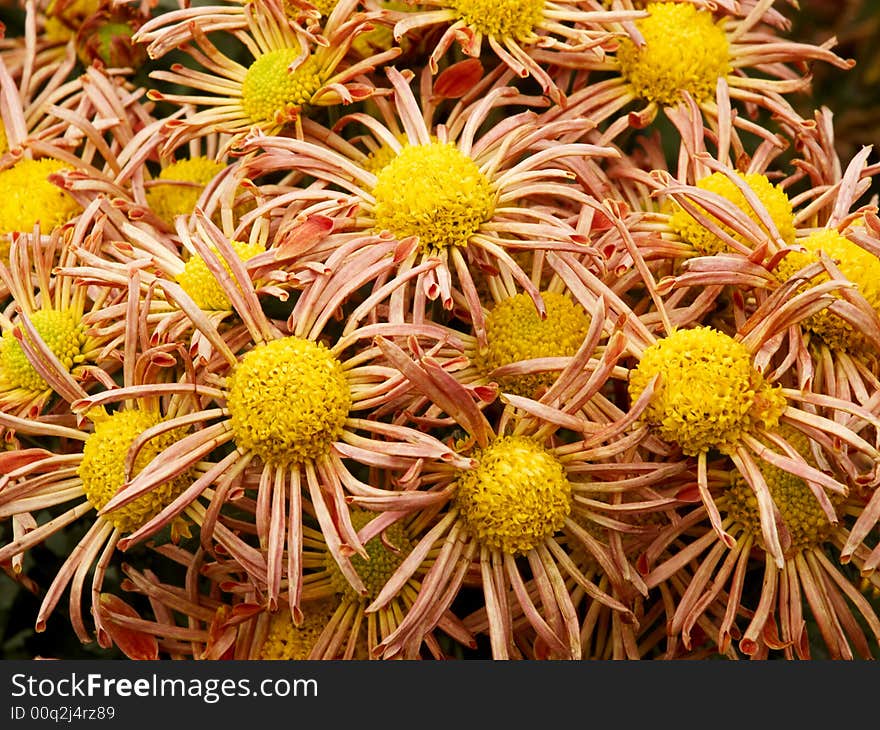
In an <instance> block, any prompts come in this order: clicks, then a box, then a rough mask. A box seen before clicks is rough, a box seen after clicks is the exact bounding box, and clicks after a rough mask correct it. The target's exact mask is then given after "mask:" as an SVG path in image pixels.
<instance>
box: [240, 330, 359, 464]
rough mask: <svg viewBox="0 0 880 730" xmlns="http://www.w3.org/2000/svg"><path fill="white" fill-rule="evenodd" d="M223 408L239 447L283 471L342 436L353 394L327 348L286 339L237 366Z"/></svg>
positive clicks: (253, 353) (261, 347) (268, 345)
mask: <svg viewBox="0 0 880 730" xmlns="http://www.w3.org/2000/svg"><path fill="white" fill-rule="evenodd" d="M227 407H228V409H229V413H230V423H231V425H232V430H233V432H234V433H235V441H236V443H237V445H238V446H239V448H242V449H246V450H249V451H253V452H254V453H255V454H256V455H257V456H259V457H260V458H261V459H262V460H263V461H264V462H266V463H267V464H269V465H272V466H282V467H286V466H290V465H292V464H300V463H302V462H304V461H307V460H310V459H315V458H317V457H319V456H322V455H323V454H326V453H327V451H328V450H329V449H330V445H331V444H332V443H333V442H334V441H336V440H337V439H338V438H339V436H340V434H341V433H342V427H343V425H344V424H345V419H346V418H347V417H348V412H349V410H350V409H351V390H350V389H349V385H348V380H347V379H346V377H345V372H344V371H343V369H342V365H341V364H340V362H339V361H338V360H337V359H336V358H335V357H333V355H332V354H331V353H330V351H329V350H328V349H327V348H326V347H324V346H323V345H322V344H319V343H316V342H312V341H310V340H304V339H302V338H300V337H285V338H282V339H280V340H273V341H272V342H268V343H266V344H263V345H257V347H255V348H254V349H253V350H251V351H250V352H248V353H247V354H246V355H245V356H244V357H243V358H242V359H241V361H240V362H239V363H238V365H236V367H235V370H234V371H233V374H232V376H231V377H230V380H229V395H228V398H227Z"/></svg>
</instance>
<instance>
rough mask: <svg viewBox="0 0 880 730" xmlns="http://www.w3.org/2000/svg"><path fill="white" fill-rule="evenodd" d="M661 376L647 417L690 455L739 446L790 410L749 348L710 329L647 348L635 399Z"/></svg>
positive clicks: (634, 376) (635, 380) (633, 384)
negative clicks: (787, 409)
mask: <svg viewBox="0 0 880 730" xmlns="http://www.w3.org/2000/svg"><path fill="white" fill-rule="evenodd" d="M657 376H659V384H658V385H657V386H656V388H655V390H654V394H653V397H652V399H651V404H650V405H649V406H648V408H647V410H646V411H645V415H644V418H645V420H646V421H647V422H648V423H650V424H651V425H652V426H654V427H655V428H656V430H657V433H658V434H660V435H661V436H662V437H663V438H664V439H667V440H669V441H675V442H677V443H678V444H679V445H680V446H681V448H682V451H683V452H684V453H685V454H689V455H691V456H693V455H696V454H699V453H704V452H706V451H707V450H709V449H717V450H719V451H721V452H722V453H728V452H730V451H731V450H734V449H736V448H737V447H738V446H739V445H740V444H741V443H742V442H743V437H744V436H745V435H750V434H755V433H756V432H757V431H758V429H766V428H770V429H772V428H775V426H776V424H777V423H778V422H779V416H780V415H782V412H783V411H784V410H785V397H784V396H783V395H782V393H781V391H780V389H779V387H773V386H771V385H770V384H769V383H767V382H766V381H765V379H764V377H763V376H762V375H761V373H759V372H758V371H757V370H756V369H755V367H754V365H753V364H752V360H751V357H750V355H749V352H748V350H747V349H746V348H745V347H744V346H743V345H742V344H741V343H739V342H737V341H736V340H734V339H733V338H732V337H730V336H729V335H726V334H724V333H723V332H718V331H717V330H713V329H712V328H711V327H695V328H693V329H686V330H676V331H675V332H673V333H671V334H670V335H668V336H667V337H664V338H662V339H659V340H657V342H655V343H654V344H653V345H651V346H650V347H649V348H647V349H646V350H645V351H644V353H642V356H641V358H640V360H639V364H638V365H637V366H636V368H635V369H634V370H633V371H632V373H631V375H630V381H629V391H630V396H631V397H632V399H633V400H636V399H638V397H639V396H640V395H641V394H642V393H643V392H644V391H645V389H646V388H647V386H648V384H649V383H650V382H652V381H653V380H654V379H655V378H657Z"/></svg>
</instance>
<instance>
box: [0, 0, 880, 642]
mask: <svg viewBox="0 0 880 730" xmlns="http://www.w3.org/2000/svg"><path fill="white" fill-rule="evenodd" d="M774 4H775V3H774V2H773V0H714V2H709V1H708V0H690V1H689V2H637V1H630V0H614V1H613V2H600V1H598V0H496V1H495V2H490V1H488V0H421V2H418V3H415V4H406V3H400V2H396V0H363V1H362V2H359V1H358V0H338V2H336V3H335V4H334V3H333V2H328V1H327V0H323V1H322V2H316V3H315V4H311V3H309V2H306V0H246V1H241V2H240V1H237V0H230V1H229V2H227V3H225V4H224V3H217V4H215V5H201V6H195V7H190V6H189V5H188V4H182V5H181V7H175V8H170V9H167V8H166V9H163V8H157V7H156V6H155V3H151V2H150V1H149V0H146V1H145V2H142V3H140V4H138V3H131V2H124V1H122V0H49V1H48V2H46V1H45V0H24V2H23V4H22V6H21V10H22V12H23V17H24V22H23V32H22V33H21V35H20V37H9V36H8V35H7V37H6V38H5V39H3V40H2V41H0V115H2V122H3V125H2V131H3V132H4V135H3V137H2V138H0V142H2V148H0V152H2V157H0V231H2V233H0V235H2V238H0V306H2V311H0V326H2V332H3V335H2V341H0V433H2V439H3V441H2V442H3V450H2V451H0V520H2V525H3V530H4V532H3V535H4V539H3V541H2V543H0V565H2V567H3V568H4V570H5V571H6V572H7V574H8V575H10V576H12V577H13V578H14V579H15V580H17V581H19V582H20V583H22V584H24V585H25V586H27V587H29V588H31V589H33V590H35V591H37V590H39V591H41V592H42V596H43V598H42V605H41V607H40V609H39V612H38V615H37V616H36V617H35V623H36V628H37V630H38V631H39V630H41V629H44V628H45V626H46V622H47V619H48V617H49V616H50V615H51V614H52V613H53V612H54V611H55V610H56V608H57V607H58V605H59V603H60V602H61V600H62V598H63V597H64V596H65V595H68V600H69V608H68V614H69V619H70V625H71V627H72V630H73V631H74V632H75V633H76V636H77V637H78V638H79V639H80V640H81V641H82V642H85V643H88V642H97V644H98V645H99V646H101V647H108V648H109V647H114V646H115V647H117V648H118V649H119V650H121V651H122V652H124V654H125V655H127V656H129V657H132V658H138V659H140V658H157V657H162V658H166V657H167V658H179V659H220V658H238V659H270V658H272V659H278V658H286V659H302V658H311V659H321V658H327V659H365V658H379V659H391V658H403V659H416V658H424V659H430V658H456V657H459V658H461V657H463V658H466V657H469V656H480V655H482V656H491V657H492V658H496V659H508V658H509V659H544V658H550V659H612V658H614V659H662V658H676V659H678V658H707V657H725V658H730V659H735V658H740V657H751V658H759V659H760V658H786V659H796V658H799V659H806V658H811V657H812V656H815V655H816V647H821V654H822V656H828V657H832V658H854V657H863V658H870V657H872V656H876V654H877V650H878V645H880V617H878V614H877V605H878V603H877V596H878V595H880V573H875V569H876V568H877V567H878V565H880V544H878V528H877V523H878V520H880V490H878V487H877V485H878V483H880V450H878V448H880V363H878V352H880V218H878V216H877V205H876V201H875V200H874V199H871V200H870V201H867V202H865V201H864V200H862V199H863V198H865V197H866V196H868V195H869V191H870V189H871V186H872V183H873V178H874V176H875V175H876V174H877V173H878V171H880V166H878V165H877V164H872V163H871V162H870V160H869V158H870V154H871V150H870V149H869V148H867V147H866V148H864V149H862V150H861V151H860V152H859V153H858V154H857V155H856V156H855V157H854V158H853V159H852V160H849V161H846V162H841V161H840V160H839V158H838V156H837V154H836V153H835V149H834V134H833V131H834V130H833V123H832V113H831V111H830V110H828V109H826V108H822V109H817V110H815V113H814V115H813V116H812V118H806V119H805V118H803V117H802V116H801V115H800V114H798V113H797V112H796V111H795V109H794V107H793V106H792V104H791V98H790V95H791V94H793V93H797V92H801V93H803V92H804V91H806V90H808V88H809V82H810V78H809V67H810V64H812V63H823V64H832V65H833V66H836V67H838V68H840V69H841V70H844V69H847V68H849V67H850V66H851V65H852V62H851V61H849V60H846V59H843V58H841V57H839V56H838V55H837V54H835V52H834V51H833V50H832V48H833V45H834V40H833V39H829V41H828V43H827V44H824V45H821V46H812V45H809V44H804V43H797V42H793V41H790V40H786V37H785V35H786V31H787V30H788V29H789V27H790V23H789V20H788V19H787V17H786V15H785V13H783V12H782V11H781V10H780V9H779V8H775V7H774ZM785 10H787V11H788V10H790V11H791V12H794V11H793V10H791V9H790V8H785ZM171 58H174V59H176V60H175V62H173V63H166V64H164V65H161V64H162V61H163V60H168V59H171ZM142 71H143V72H144V73H143V74H141V72H142ZM147 72H149V78H150V83H141V84H139V83H137V82H136V79H137V78H138V74H141V75H142V77H145V75H146V73H147ZM860 201H861V202H860ZM81 524H85V525H87V529H86V530H84V537H83V538H82V539H81V540H80V541H79V542H78V544H76V546H75V548H74V549H73V550H72V551H71V552H70V554H69V556H68V557H67V559H66V560H65V561H64V562H63V565H61V567H60V569H58V571H57V575H56V576H55V577H54V580H52V582H51V584H50V585H48V586H36V585H33V583H34V581H33V580H32V579H31V578H29V577H28V575H27V573H28V571H27V570H26V569H25V566H26V563H25V557H26V555H27V554H28V551H30V550H31V549H32V548H34V547H35V546H37V545H39V544H41V543H43V542H44V541H45V540H46V539H47V538H48V537H50V536H52V535H53V534H55V533H58V532H61V531H64V530H67V529H69V528H70V527H71V526H73V525H81ZM133 546H138V547H139V548H140V549H143V550H144V551H145V554H146V555H148V556H150V559H149V560H148V561H146V562H144V563H143V564H141V565H135V564H134V563H133V562H126V560H125V554H126V551H127V550H129V549H131V548H132V547H133ZM111 569H112V570H116V571H121V572H122V574H124V579H123V580H121V581H117V583H118V586H110V585H109V583H108V582H106V581H105V577H106V576H107V574H108V570H111ZM168 576H176V578H169V577H168Z"/></svg>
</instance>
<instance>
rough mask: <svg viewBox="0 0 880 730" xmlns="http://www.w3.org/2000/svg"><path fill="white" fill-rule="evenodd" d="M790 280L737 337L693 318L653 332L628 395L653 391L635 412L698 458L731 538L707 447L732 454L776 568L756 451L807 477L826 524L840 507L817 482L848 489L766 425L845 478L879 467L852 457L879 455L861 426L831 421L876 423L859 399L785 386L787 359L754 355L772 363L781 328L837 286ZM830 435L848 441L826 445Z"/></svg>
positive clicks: (716, 520)
mask: <svg viewBox="0 0 880 730" xmlns="http://www.w3.org/2000/svg"><path fill="white" fill-rule="evenodd" d="M832 284H833V283H832ZM795 286H796V284H791V286H789V287H788V288H784V287H783V288H780V289H778V290H777V291H776V292H774V294H773V295H772V296H771V297H769V298H768V299H767V300H766V301H765V302H763V303H762V305H761V307H759V308H758V310H756V312H755V313H754V314H753V315H752V317H751V318H750V319H749V320H748V321H747V322H746V323H744V324H743V325H742V327H741V328H740V333H736V334H735V335H733V336H732V335H729V334H726V333H724V332H721V331H718V330H716V329H713V328H711V327H705V326H697V327H693V328H689V329H678V330H673V331H670V332H669V333H668V334H666V335H665V336H662V337H659V338H656V340H655V341H654V342H653V344H651V345H649V346H648V347H647V348H645V349H644V350H642V351H641V352H639V353H638V354H637V358H638V363H637V364H636V365H635V367H634V368H633V369H632V370H631V373H630V382H629V392H630V395H631V397H632V398H633V399H635V398H640V399H641V398H645V397H646V394H650V395H648V396H647V397H648V398H649V404H648V406H647V408H646V409H645V411H644V414H643V416H642V419H641V420H642V421H643V422H644V423H646V424H648V426H649V427H650V428H651V431H652V432H653V433H654V434H656V435H658V436H660V437H661V438H662V439H663V440H665V441H667V442H669V443H675V444H678V446H679V447H680V448H681V451H682V453H684V454H685V455H689V456H696V457H697V466H698V485H699V488H700V494H701V497H702V499H703V502H704V504H705V506H706V508H707V510H708V512H709V516H710V518H711V521H712V524H713V526H714V527H715V529H716V530H717V532H718V535H719V536H720V537H721V538H722V540H723V541H724V542H725V543H726V544H727V545H728V546H732V545H733V544H734V540H733V538H732V537H731V536H730V535H727V534H726V533H725V532H724V529H723V527H722V523H721V518H720V516H719V514H718V511H717V507H716V506H715V504H714V501H713V498H712V495H711V493H710V491H709V488H708V482H707V478H706V474H707V463H708V455H709V454H710V453H715V452H720V453H722V454H725V455H727V456H729V457H730V459H731V460H732V461H733V463H734V465H735V466H736V468H737V470H738V471H739V473H740V475H741V476H742V478H743V479H745V480H746V482H747V483H748V484H749V486H750V487H751V489H752V490H753V493H754V496H755V498H756V500H757V505H758V508H759V514H760V516H761V524H762V530H763V531H762V536H763V540H764V543H765V545H766V548H767V550H768V553H769V554H770V555H771V556H772V557H773V559H774V560H775V561H776V562H777V565H779V566H780V567H781V566H782V564H783V562H784V558H783V548H782V538H781V537H780V529H781V528H780V525H779V520H778V519H777V518H776V516H775V515H776V512H777V510H778V507H777V506H774V503H773V498H772V495H771V493H770V492H769V490H768V487H767V483H766V480H765V479H764V478H763V476H762V473H761V471H760V469H759V468H758V466H757V462H756V461H755V458H754V457H757V458H758V460H759V461H766V462H768V463H770V464H771V465H773V466H776V467H778V468H780V469H782V470H783V471H785V472H790V473H791V474H793V475H794V476H796V477H799V478H801V479H804V480H806V481H807V483H808V484H809V485H810V487H811V489H812V490H813V492H814V496H815V498H816V499H817V504H819V505H821V508H822V510H823V512H824V514H825V516H826V518H827V519H828V520H829V521H830V522H832V523H834V522H837V521H838V516H837V515H836V514H835V512H834V509H833V506H832V505H831V504H830V502H829V501H828V500H827V498H825V497H823V494H824V493H823V492H822V491H821V490H822V488H823V487H824V488H828V489H831V490H832V491H834V492H836V493H839V494H846V493H847V492H848V487H847V486H846V485H845V484H844V483H841V482H840V481H838V480H837V479H835V478H833V477H831V476H829V475H828V474H826V473H825V472H824V471H822V470H819V469H817V468H815V467H813V466H810V465H809V464H808V463H807V462H806V461H805V460H804V459H803V458H802V457H799V456H798V455H797V453H796V451H795V449H794V448H793V447H792V446H791V444H790V443H788V442H787V441H786V440H785V439H784V438H781V437H772V438H771V437H770V436H768V434H770V433H774V432H775V431H776V429H777V428H778V426H779V425H780V424H787V425H788V426H791V427H793V428H795V429H796V430H798V431H800V432H803V433H804V434H805V435H806V436H807V437H809V438H811V439H813V440H815V441H817V442H818V443H820V444H821V445H822V448H823V450H825V459H826V460H831V461H833V462H834V463H836V464H837V466H838V468H839V469H840V473H842V474H846V475H847V477H850V478H856V479H860V480H868V481H871V480H872V479H874V478H875V477H874V472H875V469H871V468H869V469H868V473H867V474H861V475H859V474H858V472H859V469H858V467H857V463H859V462H860V461H861V458H862V457H860V456H859V454H863V455H866V456H868V457H869V458H870V459H871V460H875V459H876V458H877V456H878V453H877V450H876V449H875V448H874V447H873V446H872V445H871V444H870V443H868V442H867V441H866V440H865V439H864V438H862V437H861V436H860V435H859V433H858V430H857V429H853V428H851V427H848V426H845V425H843V424H841V423H839V422H838V420H835V419H836V418H837V417H838V415H839V414H847V415H855V414H858V417H859V418H863V419H865V421H866V422H867V423H871V424H876V423H877V419H876V418H875V417H874V416H873V415H871V414H870V413H869V412H868V411H867V410H866V409H865V408H862V407H860V406H858V405H857V404H854V403H852V402H850V401H848V400H844V399H840V398H832V397H827V396H824V397H823V396H813V395H812V394H811V393H810V392H808V391H806V390H804V389H803V388H794V387H784V386H783V385H782V384H781V383H778V382H774V381H775V380H778V379H779V378H780V377H781V376H782V375H783V374H784V373H785V372H786V370H787V368H786V367H784V366H783V367H782V368H778V369H777V370H774V371H773V373H772V374H770V376H769V377H768V374H767V373H766V372H765V371H764V369H763V368H761V369H759V368H758V367H757V366H756V364H755V362H756V360H758V361H760V362H762V363H769V361H770V359H771V356H772V353H773V352H774V351H775V350H776V349H777V348H778V346H779V344H780V338H779V337H778V335H779V333H785V331H786V330H787V329H788V328H789V327H790V326H791V325H792V324H796V323H797V322H799V321H802V320H803V319H805V318H806V317H808V316H809V315H810V314H812V313H814V312H816V311H818V310H820V309H821V308H822V307H823V305H827V303H828V301H829V300H830V299H831V297H832V295H831V293H830V292H831V291H833V290H834V287H833V286H832V287H831V288H830V289H829V288H827V287H826V288H824V289H823V287H822V286H821V285H820V286H817V287H814V288H812V289H810V290H808V291H807V292H805V293H802V294H798V295H796V296H792V293H793V289H794V287H795ZM765 367H766V366H765ZM819 402H821V405H822V406H824V407H825V408H827V409H828V410H829V413H830V414H831V416H832V417H831V418H829V417H825V416H821V415H819V414H817V413H816V412H815V409H814V408H813V407H812V405H811V404H814V403H819ZM831 439H833V440H834V441H835V442H837V443H839V444H841V445H843V444H846V447H845V448H843V449H841V448H839V447H838V448H835V447H833V446H831ZM767 444H770V445H769V446H768V445H767ZM776 449H779V450H781V453H780V451H777V450H776Z"/></svg>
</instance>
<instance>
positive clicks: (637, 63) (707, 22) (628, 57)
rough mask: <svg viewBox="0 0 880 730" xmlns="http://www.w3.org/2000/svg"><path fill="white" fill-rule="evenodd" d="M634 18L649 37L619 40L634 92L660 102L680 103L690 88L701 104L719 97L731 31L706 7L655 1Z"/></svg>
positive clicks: (728, 68)
mask: <svg viewBox="0 0 880 730" xmlns="http://www.w3.org/2000/svg"><path fill="white" fill-rule="evenodd" d="M647 9H648V12H649V13H650V15H649V16H648V17H646V18H640V19H639V20H637V21H636V27H637V28H638V29H639V32H640V33H641V34H642V37H643V38H644V40H645V45H643V46H637V45H636V44H635V43H633V41H632V40H630V39H629V38H625V39H623V40H622V41H621V42H620V47H619V49H618V51H617V59H618V61H619V62H620V72H621V74H622V75H623V77H624V78H625V79H626V80H627V81H628V82H629V83H630V84H631V85H632V87H633V90H634V91H635V93H636V94H637V95H638V96H639V97H641V98H642V99H645V100H647V101H652V102H655V103H657V104H662V105H673V104H677V103H678V102H680V101H681V100H682V96H681V92H682V91H687V92H688V93H689V94H690V95H691V96H692V97H694V99H695V100H696V101H697V102H698V103H699V102H703V101H708V100H709V99H712V98H714V97H715V86H716V84H717V83H718V79H719V78H721V77H726V76H727V74H728V73H730V71H731V65H730V49H729V44H728V41H727V36H726V35H725V34H724V31H723V30H722V29H721V27H719V26H718V25H717V24H716V23H715V21H714V20H713V18H712V14H711V13H709V12H707V11H705V10H698V9H697V8H696V7H694V6H693V5H690V4H688V3H651V4H650V5H648V8H647Z"/></svg>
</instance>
